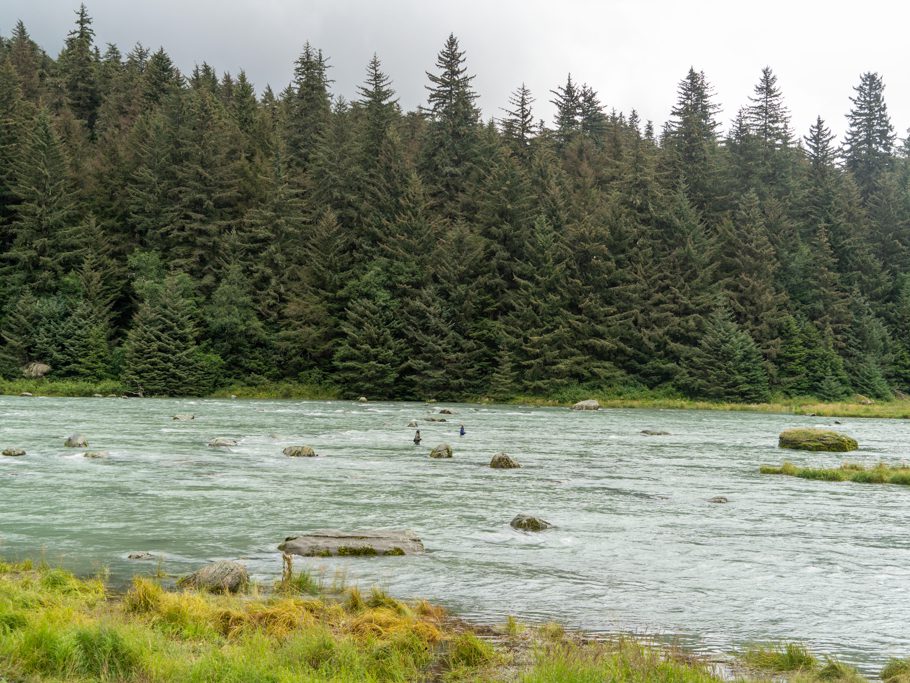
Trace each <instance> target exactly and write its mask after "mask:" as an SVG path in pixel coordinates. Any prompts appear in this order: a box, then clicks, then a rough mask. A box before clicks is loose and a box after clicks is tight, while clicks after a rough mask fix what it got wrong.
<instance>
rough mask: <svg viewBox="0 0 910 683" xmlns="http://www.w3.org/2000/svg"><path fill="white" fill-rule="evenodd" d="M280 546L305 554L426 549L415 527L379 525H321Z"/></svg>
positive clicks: (351, 554)
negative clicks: (366, 527)
mask: <svg viewBox="0 0 910 683" xmlns="http://www.w3.org/2000/svg"><path fill="white" fill-rule="evenodd" d="M278 550H280V551H282V552H285V553H290V554H293V555H301V556H303V557H333V556H340V557H376V556H382V555H413V554H414V553H421V552H423V550H424V547H423V542H422V541H421V540H420V538H419V537H418V536H417V534H415V533H414V532H413V531H408V530H402V531H397V530H391V529H380V530H376V531H347V532H346V531H339V530H337V529H320V530H317V531H311V532H309V533H306V534H301V535H299V536H288V537H287V538H286V539H285V540H284V543H282V544H281V545H279V546H278Z"/></svg>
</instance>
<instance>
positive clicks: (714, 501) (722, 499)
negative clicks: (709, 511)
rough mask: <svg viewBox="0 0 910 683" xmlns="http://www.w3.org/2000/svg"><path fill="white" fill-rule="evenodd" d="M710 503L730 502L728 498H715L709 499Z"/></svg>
mask: <svg viewBox="0 0 910 683" xmlns="http://www.w3.org/2000/svg"><path fill="white" fill-rule="evenodd" d="M708 502H709V503H729V502H730V500H729V499H728V498H727V497H726V496H714V497H713V498H708Z"/></svg>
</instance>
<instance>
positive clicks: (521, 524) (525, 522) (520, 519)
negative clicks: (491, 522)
mask: <svg viewBox="0 0 910 683" xmlns="http://www.w3.org/2000/svg"><path fill="white" fill-rule="evenodd" d="M509 526H511V527H512V528H513V529H518V530H519V531H543V530H544V529H549V528H550V527H551V526H553V525H552V524H550V523H549V522H547V521H545V520H543V519H541V518H540V517H535V516H534V515H515V518H514V519H513V520H512V521H511V522H509Z"/></svg>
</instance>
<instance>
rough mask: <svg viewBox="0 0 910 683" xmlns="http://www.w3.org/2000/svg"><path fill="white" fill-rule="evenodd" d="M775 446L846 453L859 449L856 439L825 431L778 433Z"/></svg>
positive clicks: (800, 430)
mask: <svg viewBox="0 0 910 683" xmlns="http://www.w3.org/2000/svg"><path fill="white" fill-rule="evenodd" d="M777 445H778V446H779V447H780V448H792V449H795V450H799V451H833V452H836V453H846V452H847V451H855V450H856V449H857V448H859V444H858V443H857V442H856V439H854V438H852V437H849V436H847V435H846V434H841V433H840V432H834V431H830V430H827V429H787V430H786V431H783V432H781V433H780V437H779V438H778V441H777Z"/></svg>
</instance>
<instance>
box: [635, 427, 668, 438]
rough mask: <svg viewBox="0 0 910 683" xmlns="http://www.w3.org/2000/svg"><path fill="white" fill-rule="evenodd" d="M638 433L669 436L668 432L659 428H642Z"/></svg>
mask: <svg viewBox="0 0 910 683" xmlns="http://www.w3.org/2000/svg"><path fill="white" fill-rule="evenodd" d="M640 433H641V434H643V435H644V436H670V432H664V431H661V430H659V429H642V430H641V432H640Z"/></svg>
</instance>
